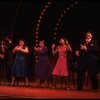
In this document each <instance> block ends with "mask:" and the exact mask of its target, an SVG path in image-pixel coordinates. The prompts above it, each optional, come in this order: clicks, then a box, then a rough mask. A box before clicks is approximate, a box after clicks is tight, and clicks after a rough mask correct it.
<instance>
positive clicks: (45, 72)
mask: <svg viewBox="0 0 100 100" xmlns="http://www.w3.org/2000/svg"><path fill="white" fill-rule="evenodd" d="M37 54H38V57H39V58H38V62H37V64H36V66H35V78H36V79H39V80H48V78H49V68H50V63H49V59H48V55H47V47H46V46H45V47H44V48H43V49H42V50H41V51H39V52H37Z"/></svg>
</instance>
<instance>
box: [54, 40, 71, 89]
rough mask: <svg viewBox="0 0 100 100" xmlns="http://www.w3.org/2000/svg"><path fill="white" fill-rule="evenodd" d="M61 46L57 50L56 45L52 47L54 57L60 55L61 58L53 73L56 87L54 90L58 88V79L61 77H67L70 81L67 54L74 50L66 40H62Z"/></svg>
mask: <svg viewBox="0 0 100 100" xmlns="http://www.w3.org/2000/svg"><path fill="white" fill-rule="evenodd" d="M59 44H60V45H58V46H57V48H56V49H55V50H54V48H55V44H53V45H52V54H53V55H54V54H55V53H57V52H58V53H59V57H58V60H57V63H56V65H55V68H54V70H53V72H52V74H53V75H54V86H53V88H55V87H56V77H57V76H61V77H65V78H67V79H68V76H69V73H68V62H67V57H66V56H67V52H68V51H70V52H72V48H71V46H70V45H69V43H68V41H67V40H66V39H64V38H60V41H59Z"/></svg>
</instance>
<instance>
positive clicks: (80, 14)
mask: <svg viewBox="0 0 100 100" xmlns="http://www.w3.org/2000/svg"><path fill="white" fill-rule="evenodd" d="M47 2H48V1H46V0H34V1H0V39H2V38H3V37H4V36H6V35H9V36H10V37H11V38H12V40H13V46H15V45H16V44H17V43H18V40H19V39H20V38H24V39H25V40H26V41H27V43H28V46H29V48H30V64H31V65H32V64H33V62H34V55H33V52H34V51H33V50H32V49H33V47H34V44H35V31H36V25H37V21H38V18H39V16H40V13H41V11H42V10H43V8H44V6H45V5H46V4H47ZM73 2H74V1H72V0H61V1H57V0H52V2H51V4H50V6H49V7H48V9H47V11H46V12H45V13H44V15H43V18H42V21H41V23H40V27H39V40H40V39H44V40H45V41H46V45H47V46H48V48H49V53H48V54H49V55H51V44H52V43H53V42H54V41H53V37H54V34H53V33H54V28H55V26H56V23H57V20H58V18H59V16H60V14H61V13H62V11H63V10H64V9H65V8H67V7H69V6H70V5H71V4H73ZM77 2H78V4H77V5H76V6H74V7H73V8H71V9H69V11H67V13H66V14H64V17H63V19H62V21H61V23H60V26H59V28H58V30H57V35H56V41H55V42H56V43H58V40H59V37H60V36H65V37H66V38H67V39H68V40H69V42H70V45H71V46H72V48H73V50H75V49H76V48H77V46H78V45H79V42H80V41H81V39H82V38H83V37H84V36H85V33H86V32H87V31H88V30H91V31H92V32H93V36H94V38H95V39H96V40H97V43H98V55H100V53H99V52H100V36H99V34H100V14H99V13H100V2H99V1H95V0H94V1H82V0H80V1H77Z"/></svg>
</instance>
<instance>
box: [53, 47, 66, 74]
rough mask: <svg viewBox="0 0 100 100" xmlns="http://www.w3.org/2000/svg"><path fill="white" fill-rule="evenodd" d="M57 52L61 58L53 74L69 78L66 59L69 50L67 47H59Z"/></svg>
mask: <svg viewBox="0 0 100 100" xmlns="http://www.w3.org/2000/svg"><path fill="white" fill-rule="evenodd" d="M57 51H58V53H59V57H58V60H57V63H56V65H55V68H54V70H53V73H52V74H53V75H57V76H68V67H67V66H68V65H67V57H66V54H67V53H66V52H67V49H66V47H61V46H58V47H57Z"/></svg>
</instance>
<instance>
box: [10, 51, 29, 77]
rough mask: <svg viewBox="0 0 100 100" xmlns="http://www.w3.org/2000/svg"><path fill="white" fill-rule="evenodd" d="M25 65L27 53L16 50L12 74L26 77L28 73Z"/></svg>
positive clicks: (26, 63)
mask: <svg viewBox="0 0 100 100" xmlns="http://www.w3.org/2000/svg"><path fill="white" fill-rule="evenodd" d="M27 65H28V62H27V55H26V54H25V53H23V52H21V51H17V52H16V56H15V60H14V63H13V66H12V75H13V76H16V77H26V76H27V74H28V72H27V71H28V70H27V67H28V66H27Z"/></svg>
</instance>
